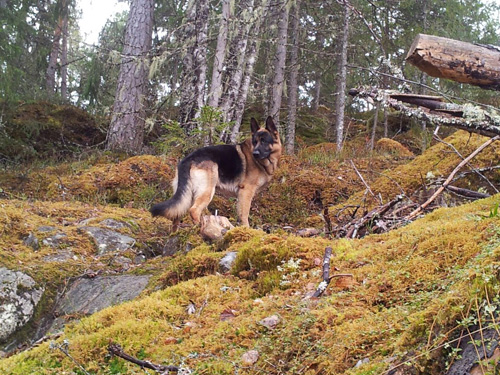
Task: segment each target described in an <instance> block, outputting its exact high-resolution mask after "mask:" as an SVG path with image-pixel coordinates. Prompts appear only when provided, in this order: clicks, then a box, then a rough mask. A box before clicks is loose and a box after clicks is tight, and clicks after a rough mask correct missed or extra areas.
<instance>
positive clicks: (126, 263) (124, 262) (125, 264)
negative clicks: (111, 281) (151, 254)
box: [111, 255, 132, 270]
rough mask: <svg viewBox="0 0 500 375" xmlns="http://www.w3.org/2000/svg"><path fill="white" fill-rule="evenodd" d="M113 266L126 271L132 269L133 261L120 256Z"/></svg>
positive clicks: (114, 259) (116, 258) (113, 262)
mask: <svg viewBox="0 0 500 375" xmlns="http://www.w3.org/2000/svg"><path fill="white" fill-rule="evenodd" d="M111 264H112V265H113V266H118V267H121V268H122V269H124V270H128V269H129V268H130V265H131V264H132V260H131V259H129V258H127V257H124V256H121V255H120V256H117V257H114V258H113V261H112V263H111Z"/></svg>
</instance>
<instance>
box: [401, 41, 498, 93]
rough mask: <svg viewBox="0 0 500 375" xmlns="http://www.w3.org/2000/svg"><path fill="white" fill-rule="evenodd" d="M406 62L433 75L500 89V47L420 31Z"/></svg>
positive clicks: (486, 87)
mask: <svg viewBox="0 0 500 375" xmlns="http://www.w3.org/2000/svg"><path fill="white" fill-rule="evenodd" d="M406 61H408V62H409V63H410V64H412V65H414V66H416V67H417V68H418V69H420V70H421V71H423V72H425V73H427V74H429V75H430V76H432V77H437V78H447V79H451V80H453V81H456V82H461V83H468V84H471V85H475V86H479V87H481V88H485V89H491V90H497V91H498V90H500V63H499V61H500V49H496V48H492V47H490V46H485V45H480V44H472V43H467V42H462V41H459V40H453V39H448V38H442V37H438V36H433V35H426V34H418V35H417V36H416V38H415V40H414V41H413V44H412V45H411V47H410V50H409V51H408V54H407V56H406Z"/></svg>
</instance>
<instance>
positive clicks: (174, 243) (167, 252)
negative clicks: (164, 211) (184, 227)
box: [162, 236, 181, 257]
mask: <svg viewBox="0 0 500 375" xmlns="http://www.w3.org/2000/svg"><path fill="white" fill-rule="evenodd" d="M180 247H181V241H180V240H179V237H177V236H174V237H170V238H169V239H168V240H167V241H166V242H165V246H163V249H162V255H163V256H164V257H169V256H172V255H174V254H176V253H177V252H178V251H179V250H180Z"/></svg>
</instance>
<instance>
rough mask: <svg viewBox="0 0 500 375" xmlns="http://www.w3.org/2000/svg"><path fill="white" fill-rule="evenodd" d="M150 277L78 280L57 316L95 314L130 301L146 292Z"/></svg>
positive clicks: (57, 309) (59, 306) (112, 277)
mask: <svg viewBox="0 0 500 375" xmlns="http://www.w3.org/2000/svg"><path fill="white" fill-rule="evenodd" d="M150 277H151V276H150V275H145V276H134V275H121V276H102V277H95V278H92V279H78V280H76V281H75V282H74V283H73V284H72V285H71V287H70V288H69V290H68V291H67V292H66V294H65V295H64V297H63V299H62V300H61V302H60V303H59V304H58V306H57V308H56V311H57V314H58V315H68V314H75V313H79V314H93V313H95V312H97V311H100V310H102V309H104V308H106V307H108V306H112V305H117V304H119V303H122V302H125V301H129V300H131V299H134V298H135V297H137V296H138V295H139V293H141V292H142V291H143V290H144V288H145V287H146V285H147V284H148V281H149V278H150Z"/></svg>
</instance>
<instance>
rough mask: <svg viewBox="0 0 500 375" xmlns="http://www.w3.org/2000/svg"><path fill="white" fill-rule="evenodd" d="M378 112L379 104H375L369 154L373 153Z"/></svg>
mask: <svg viewBox="0 0 500 375" xmlns="http://www.w3.org/2000/svg"><path fill="white" fill-rule="evenodd" d="M379 110H380V103H379V102H377V103H376V104H375V115H374V116H373V127H372V137H371V139H370V152H373V149H374V148H375V135H376V134H377V125H378V113H379Z"/></svg>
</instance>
